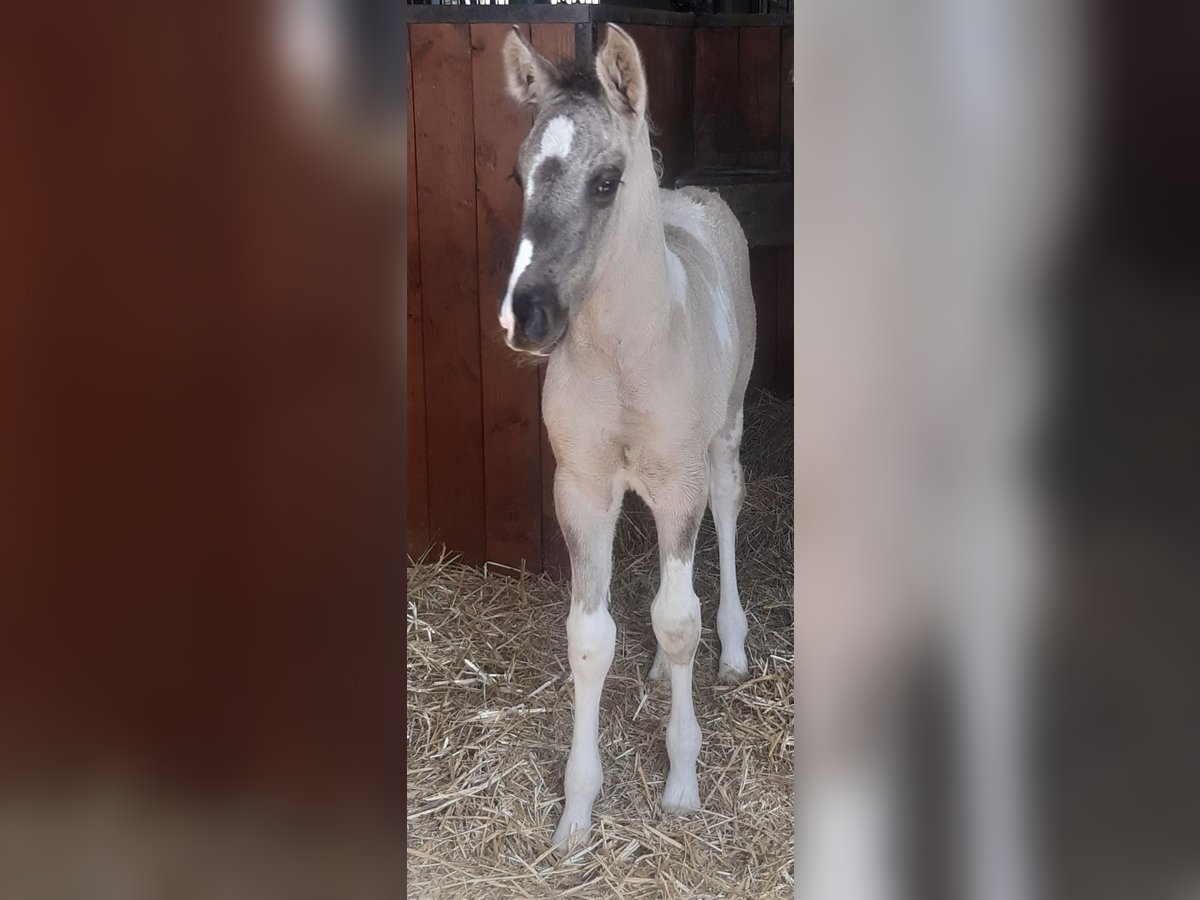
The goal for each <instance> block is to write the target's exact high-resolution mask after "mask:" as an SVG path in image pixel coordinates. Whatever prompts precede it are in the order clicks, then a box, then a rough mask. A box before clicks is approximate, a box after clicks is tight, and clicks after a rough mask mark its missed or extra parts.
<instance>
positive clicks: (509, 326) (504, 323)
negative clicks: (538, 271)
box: [500, 238, 533, 341]
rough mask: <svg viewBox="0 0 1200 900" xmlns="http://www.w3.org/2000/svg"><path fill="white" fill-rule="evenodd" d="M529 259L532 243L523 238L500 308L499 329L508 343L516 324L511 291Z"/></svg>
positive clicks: (531, 254) (531, 252)
mask: <svg viewBox="0 0 1200 900" xmlns="http://www.w3.org/2000/svg"><path fill="white" fill-rule="evenodd" d="M531 259H533V242H532V241H530V240H529V239H528V238H524V239H523V240H522V241H521V243H520V245H519V246H518V247H517V260H516V262H514V263H513V270H512V274H511V275H510V276H509V277H508V290H507V291H505V293H504V303H503V304H501V306H500V327H501V328H503V329H504V332H505V334H506V335H507V336H508V339H509V340H510V341H511V340H512V337H513V329H514V328H516V324H517V323H516V320H515V319H514V318H513V308H512V300H513V289H514V288H516V286H517V281H519V280H520V278H521V275H522V274H523V273H524V272H525V269H527V268H528V267H529V261H530V260H531Z"/></svg>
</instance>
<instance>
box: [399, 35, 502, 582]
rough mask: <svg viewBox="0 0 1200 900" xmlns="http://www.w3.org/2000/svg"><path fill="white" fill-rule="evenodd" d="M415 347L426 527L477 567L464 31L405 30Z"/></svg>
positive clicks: (471, 168)
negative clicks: (413, 200) (413, 160)
mask: <svg viewBox="0 0 1200 900" xmlns="http://www.w3.org/2000/svg"><path fill="white" fill-rule="evenodd" d="M409 38H410V45H411V47H412V60H413V72H412V74H413V101H414V112H415V120H416V151H417V199H418V215H419V219H420V225H421V246H420V254H421V296H422V301H423V303H422V314H423V315H422V321H423V326H424V340H425V346H424V351H425V382H426V385H427V392H426V399H427V407H426V423H425V424H426V433H427V446H428V451H429V456H428V466H429V525H430V531H431V536H432V538H433V539H434V540H435V541H438V540H442V541H445V543H446V545H447V547H448V548H449V549H451V550H453V551H458V552H461V553H462V555H463V560H464V562H467V563H468V564H478V563H482V562H484V557H485V555H486V542H485V536H484V474H483V422H482V402H481V384H480V355H479V305H478V303H479V301H478V293H479V292H478V269H477V252H476V243H475V224H476V223H475V135H474V128H473V127H472V120H471V112H472V101H471V41H470V30H469V26H467V25H465V24H421V25H412V26H410V28H409Z"/></svg>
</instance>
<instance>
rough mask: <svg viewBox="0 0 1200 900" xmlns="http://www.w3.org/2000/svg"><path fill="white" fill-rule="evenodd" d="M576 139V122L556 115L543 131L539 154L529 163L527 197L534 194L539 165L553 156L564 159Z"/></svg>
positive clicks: (526, 179)
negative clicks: (534, 180)
mask: <svg viewBox="0 0 1200 900" xmlns="http://www.w3.org/2000/svg"><path fill="white" fill-rule="evenodd" d="M574 139H575V123H574V122H572V121H571V120H570V119H568V118H567V117H566V116H556V117H554V118H553V119H551V120H550V122H549V124H547V125H546V129H545V131H543V132H542V143H541V145H540V146H539V147H538V152H537V155H536V156H535V157H534V158H533V162H531V163H530V164H529V174H528V175H527V176H526V177H525V199H526V200H528V199H529V198H530V197H532V196H533V179H534V176H535V175H536V173H537V169H538V166H540V165H541V164H542V163H543V162H544V161H545V160H547V159H550V158H551V157H557V158H559V159H563V158H565V157H566V155H567V154H568V153H570V152H571V142H572V141H573V140H574Z"/></svg>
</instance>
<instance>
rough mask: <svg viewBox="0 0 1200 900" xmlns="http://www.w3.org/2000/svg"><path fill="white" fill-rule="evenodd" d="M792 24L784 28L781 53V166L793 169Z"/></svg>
mask: <svg viewBox="0 0 1200 900" xmlns="http://www.w3.org/2000/svg"><path fill="white" fill-rule="evenodd" d="M795 63H796V60H795V50H794V45H793V43H792V26H791V25H788V26H787V27H786V28H784V29H783V36H782V39H781V49H780V53H779V167H780V168H781V169H786V170H787V171H789V172H791V171H792V166H793V165H794V162H793V159H792V149H793V147H794V146H795V125H794V121H795V97H796V91H795V89H794V88H793V86H792V72H793V70H794V67H795Z"/></svg>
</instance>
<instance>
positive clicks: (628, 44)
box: [596, 25, 646, 118]
mask: <svg viewBox="0 0 1200 900" xmlns="http://www.w3.org/2000/svg"><path fill="white" fill-rule="evenodd" d="M596 75H597V77H598V78H599V79H600V86H601V87H602V88H603V89H604V93H605V96H606V97H607V98H608V102H609V103H610V104H612V106H613V108H614V109H616V110H618V111H620V112H623V113H626V114H629V115H633V116H636V117H637V118H641V117H643V116H644V115H645V114H646V70H645V69H644V68H643V67H642V54H641V53H639V52H638V48H637V44H635V43H634V42H633V38H631V37H630V36H629V35H628V33H626V32H625V31H624V30H623V29H621V28H619V27H617V26H616V25H609V26H608V28H607V31H606V34H605V38H604V46H602V47H601V48H600V52H599V53H597V54H596Z"/></svg>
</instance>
